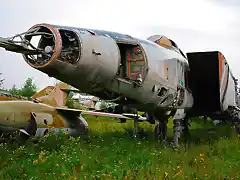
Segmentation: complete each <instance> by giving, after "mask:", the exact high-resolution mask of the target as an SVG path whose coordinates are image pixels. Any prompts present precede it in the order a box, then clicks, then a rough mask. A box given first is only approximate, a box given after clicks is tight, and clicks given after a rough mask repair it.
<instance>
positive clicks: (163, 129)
mask: <svg viewBox="0 0 240 180" xmlns="http://www.w3.org/2000/svg"><path fill="white" fill-rule="evenodd" d="M154 135H155V139H157V140H158V141H160V142H162V141H165V140H166V137H167V122H161V121H159V122H158V123H157V124H156V126H155V129H154Z"/></svg>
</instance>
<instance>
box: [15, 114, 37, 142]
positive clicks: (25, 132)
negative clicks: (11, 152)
mask: <svg viewBox="0 0 240 180" xmlns="http://www.w3.org/2000/svg"><path fill="white" fill-rule="evenodd" d="M35 117H36V115H35V113H31V118H30V121H29V124H28V126H27V127H26V128H25V129H20V134H19V136H18V137H17V142H18V144H19V145H20V146H22V145H24V144H25V143H26V141H27V140H28V139H29V138H30V136H34V135H35V134H36V132H37V123H36V120H35Z"/></svg>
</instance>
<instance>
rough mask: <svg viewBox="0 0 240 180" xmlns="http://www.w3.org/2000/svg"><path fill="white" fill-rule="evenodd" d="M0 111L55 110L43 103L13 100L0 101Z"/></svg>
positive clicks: (49, 111)
mask: <svg viewBox="0 0 240 180" xmlns="http://www.w3.org/2000/svg"><path fill="white" fill-rule="evenodd" d="M0 111H1V112H5V113H12V112H45V113H53V112H54V111H55V108H54V107H52V106H49V105H46V104H43V103H35V102H32V101H23V100H14V101H0Z"/></svg>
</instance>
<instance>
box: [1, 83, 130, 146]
mask: <svg viewBox="0 0 240 180" xmlns="http://www.w3.org/2000/svg"><path fill="white" fill-rule="evenodd" d="M70 91H74V90H72V89H71V88H70V86H69V85H67V84H65V83H59V84H57V85H56V86H47V87H46V88H44V89H42V90H41V91H39V92H37V93H36V94H34V95H33V96H32V97H31V98H29V99H27V98H24V97H21V96H14V95H9V94H0V133H2V135H6V134H9V133H10V134H11V133H13V132H16V131H18V130H20V136H19V140H20V143H24V141H25V140H27V139H28V138H29V137H30V136H36V137H39V136H43V135H45V134H46V133H47V132H55V133H58V132H60V130H62V131H65V132H68V134H69V135H71V136H76V135H80V134H83V133H85V132H86V131H87V130H88V123H87V121H86V120H85V119H84V118H83V116H81V114H86V115H93V116H107V117H113V118H123V119H124V118H126V119H129V117H127V116H123V115H118V114H111V113H101V112H92V111H82V110H78V109H69V108H67V107H66V106H65V105H66V100H67V96H68V93H69V92H70Z"/></svg>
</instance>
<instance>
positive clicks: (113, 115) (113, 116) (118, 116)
mask: <svg viewBox="0 0 240 180" xmlns="http://www.w3.org/2000/svg"><path fill="white" fill-rule="evenodd" d="M56 110H57V111H60V112H61V111H63V112H75V113H77V114H85V115H90V116H102V117H112V118H124V119H131V118H129V117H127V116H124V115H122V114H114V113H104V112H95V111H86V110H80V109H69V108H59V107H56Z"/></svg>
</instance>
